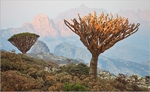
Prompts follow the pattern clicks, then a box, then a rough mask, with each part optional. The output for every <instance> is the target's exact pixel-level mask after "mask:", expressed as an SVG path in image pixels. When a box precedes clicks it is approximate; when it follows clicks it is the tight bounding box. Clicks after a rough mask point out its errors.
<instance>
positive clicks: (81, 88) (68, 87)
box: [63, 82, 87, 91]
mask: <svg viewBox="0 0 150 92" xmlns="http://www.w3.org/2000/svg"><path fill="white" fill-rule="evenodd" d="M63 90H64V91H87V88H86V87H85V86H83V85H80V84H70V83H68V82H66V83H65V84H64V86H63Z"/></svg>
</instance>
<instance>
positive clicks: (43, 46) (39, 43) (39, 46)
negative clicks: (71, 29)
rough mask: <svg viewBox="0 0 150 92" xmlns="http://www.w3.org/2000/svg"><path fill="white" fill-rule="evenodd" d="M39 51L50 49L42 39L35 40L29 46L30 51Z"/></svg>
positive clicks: (47, 51)
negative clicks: (31, 45) (30, 46)
mask: <svg viewBox="0 0 150 92" xmlns="http://www.w3.org/2000/svg"><path fill="white" fill-rule="evenodd" d="M41 52H44V53H45V52H46V53H49V52H50V50H49V48H48V46H47V45H46V43H44V42H43V41H37V42H36V43H35V44H34V45H33V47H32V48H31V52H30V53H41Z"/></svg>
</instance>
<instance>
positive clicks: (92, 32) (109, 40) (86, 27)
mask: <svg viewBox="0 0 150 92" xmlns="http://www.w3.org/2000/svg"><path fill="white" fill-rule="evenodd" d="M78 17H79V22H78V21H77V20H76V19H75V18H74V19H73V20H72V22H73V24H71V23H69V22H68V21H67V20H64V23H65V24H66V26H68V27H69V28H70V29H71V30H72V31H73V32H74V33H76V34H77V35H79V36H80V40H81V41H82V43H83V44H84V45H85V46H86V47H87V49H88V50H89V51H90V52H91V54H92V59H91V61H90V72H89V74H90V75H93V76H94V77H95V78H96V76H97V60H98V56H99V55H100V54H101V53H103V52H104V51H105V50H107V49H109V48H110V47H112V46H113V45H114V44H115V43H116V42H118V41H120V40H123V39H125V38H127V37H128V36H130V35H132V34H133V33H135V32H137V31H138V29H139V28H138V27H139V25H140V24H139V23H137V24H134V23H133V24H129V21H128V18H123V17H121V16H120V17H118V14H116V18H113V15H112V14H110V16H109V15H108V14H107V15H104V13H102V14H101V15H100V16H97V15H96V12H94V15H92V14H89V15H87V16H85V17H83V18H81V17H80V15H79V14H78Z"/></svg>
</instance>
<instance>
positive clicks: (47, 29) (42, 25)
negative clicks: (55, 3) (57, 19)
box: [32, 14, 58, 37]
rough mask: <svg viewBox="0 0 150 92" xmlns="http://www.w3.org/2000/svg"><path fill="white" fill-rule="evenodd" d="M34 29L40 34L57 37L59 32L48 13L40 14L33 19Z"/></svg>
mask: <svg viewBox="0 0 150 92" xmlns="http://www.w3.org/2000/svg"><path fill="white" fill-rule="evenodd" d="M32 25H33V27H34V29H35V30H36V31H37V32H38V33H39V34H40V36H51V37H57V36H58V32H57V30H56V28H55V26H54V24H53V23H52V21H50V19H49V18H48V16H47V15H44V14H38V15H36V17H35V18H34V19H33V21H32Z"/></svg>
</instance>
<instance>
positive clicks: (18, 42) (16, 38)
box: [8, 32, 40, 54]
mask: <svg viewBox="0 0 150 92" xmlns="http://www.w3.org/2000/svg"><path fill="white" fill-rule="evenodd" d="M39 37H40V36H39V35H37V34H34V33H28V32H25V33H19V34H15V35H13V36H11V37H10V38H9V39H8V41H9V42H11V43H12V44H13V45H14V46H16V47H17V48H18V49H19V50H20V51H21V52H22V53H23V54H26V52H27V51H28V50H30V48H31V47H32V46H33V45H34V43H35V42H36V41H37V39H38V38H39Z"/></svg>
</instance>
